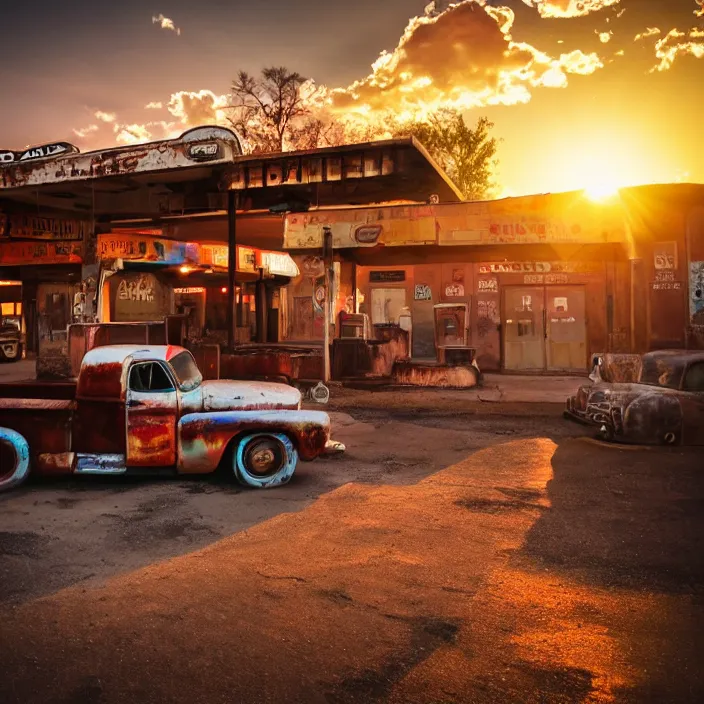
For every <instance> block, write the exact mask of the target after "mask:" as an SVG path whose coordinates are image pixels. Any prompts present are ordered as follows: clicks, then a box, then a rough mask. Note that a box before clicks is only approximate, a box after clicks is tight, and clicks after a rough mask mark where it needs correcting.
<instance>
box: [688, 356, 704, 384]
mask: <svg viewBox="0 0 704 704" xmlns="http://www.w3.org/2000/svg"><path fill="white" fill-rule="evenodd" d="M684 390H685V391H704V362H697V363H696V364H693V365H692V366H691V367H690V368H689V369H688V370H687V375H686V376H685V378H684Z"/></svg>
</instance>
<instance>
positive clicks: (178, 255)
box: [97, 232, 198, 264]
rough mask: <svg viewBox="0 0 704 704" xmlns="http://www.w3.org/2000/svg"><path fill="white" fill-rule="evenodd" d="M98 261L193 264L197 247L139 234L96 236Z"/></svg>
mask: <svg viewBox="0 0 704 704" xmlns="http://www.w3.org/2000/svg"><path fill="white" fill-rule="evenodd" d="M97 254H98V259H100V260H105V259H128V260H130V261H142V262H154V263H161V264H184V263H186V262H189V263H195V262H196V261H197V259H198V245H197V243H194V242H178V241H177V240H168V239H165V238H163V237H152V236H150V235H140V234H120V233H117V232H112V233H110V234H104V235H98V248H97Z"/></svg>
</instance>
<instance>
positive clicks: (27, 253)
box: [0, 241, 83, 266]
mask: <svg viewBox="0 0 704 704" xmlns="http://www.w3.org/2000/svg"><path fill="white" fill-rule="evenodd" d="M0 262H2V263H3V264H4V265H6V266H18V265H20V264H81V263H82V262H83V243H82V242H43V241H40V242H0Z"/></svg>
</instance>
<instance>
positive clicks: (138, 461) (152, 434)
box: [125, 362, 178, 467]
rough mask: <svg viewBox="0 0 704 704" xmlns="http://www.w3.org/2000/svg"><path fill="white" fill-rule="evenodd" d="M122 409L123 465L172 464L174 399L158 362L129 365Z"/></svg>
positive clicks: (176, 401) (176, 409) (174, 417)
mask: <svg viewBox="0 0 704 704" xmlns="http://www.w3.org/2000/svg"><path fill="white" fill-rule="evenodd" d="M125 406H126V410H127V466H128V467H168V466H171V465H175V464H176V420H177V415H178V399H177V396H176V388H175V386H174V382H173V380H172V379H171V375H170V374H169V373H168V372H167V370H166V368H165V367H164V366H163V365H162V364H161V363H160V362H138V363H136V364H133V365H132V367H131V368H130V372H129V378H128V385H127V398H126V400H125Z"/></svg>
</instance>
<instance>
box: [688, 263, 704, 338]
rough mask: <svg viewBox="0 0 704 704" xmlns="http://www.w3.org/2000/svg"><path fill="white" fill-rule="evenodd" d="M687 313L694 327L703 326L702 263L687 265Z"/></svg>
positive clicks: (703, 267) (703, 290) (703, 273)
mask: <svg viewBox="0 0 704 704" xmlns="http://www.w3.org/2000/svg"><path fill="white" fill-rule="evenodd" d="M689 312H690V315H691V318H692V323H693V324H694V325H704V262H691V263H690V265H689Z"/></svg>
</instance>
